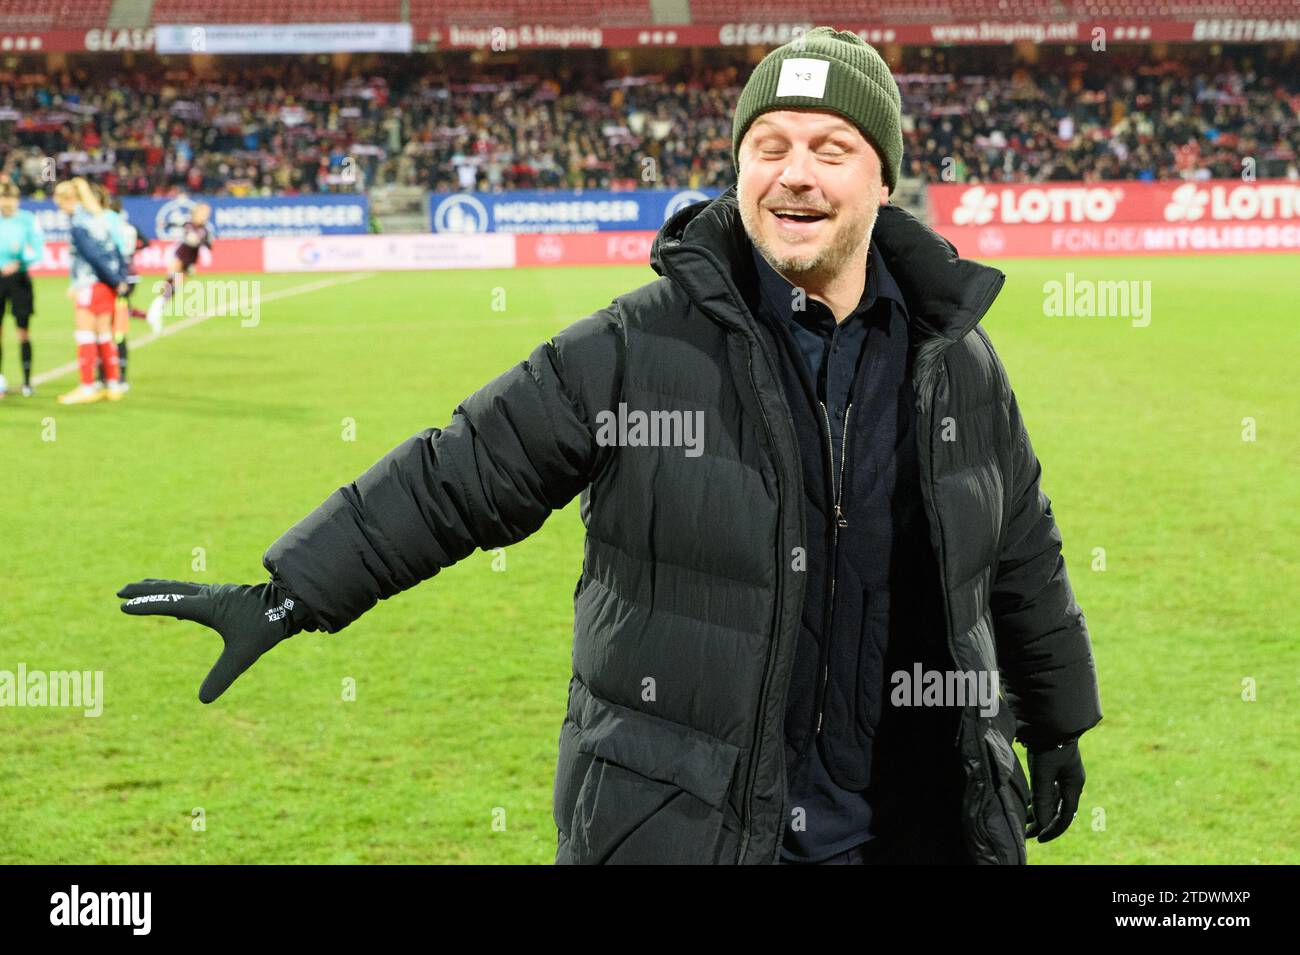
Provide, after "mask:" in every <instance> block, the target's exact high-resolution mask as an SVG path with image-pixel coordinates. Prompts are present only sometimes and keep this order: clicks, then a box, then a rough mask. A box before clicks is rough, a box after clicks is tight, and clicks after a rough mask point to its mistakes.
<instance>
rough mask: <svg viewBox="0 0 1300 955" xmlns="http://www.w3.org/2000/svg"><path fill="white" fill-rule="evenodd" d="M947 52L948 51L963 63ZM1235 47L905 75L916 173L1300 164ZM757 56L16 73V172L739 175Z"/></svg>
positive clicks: (198, 186)
mask: <svg viewBox="0 0 1300 955" xmlns="http://www.w3.org/2000/svg"><path fill="white" fill-rule="evenodd" d="M944 65H946V64H939V66H941V67H942V66H944ZM1297 65H1300V64H1298V63H1297V61H1296V60H1295V58H1294V57H1291V58H1289V59H1288V58H1281V59H1278V58H1276V57H1272V58H1269V60H1268V61H1267V63H1265V64H1263V65H1258V64H1255V63H1253V62H1251V61H1250V60H1240V61H1239V60H1234V59H1231V58H1225V59H1222V60H1218V61H1215V62H1214V63H1213V64H1211V65H1209V66H1205V65H1202V66H1201V67H1200V68H1195V67H1192V66H1190V65H1189V64H1188V63H1187V62H1179V61H1168V62H1163V63H1143V64H1141V65H1140V66H1139V65H1134V66H1133V68H1129V69H1116V68H1115V66H1116V65H1115V64H1113V63H1108V64H1106V65H1105V69H1102V68H1101V67H1100V66H1098V65H1089V64H1087V62H1086V61H1082V60H1076V61H1064V62H1063V61H1048V62H1044V63H1040V64H1038V65H1035V66H1032V67H1031V66H1024V65H1021V66H1007V67H1006V68H1005V69H1000V70H994V69H984V70H980V71H969V70H968V71H956V70H951V69H948V70H943V69H933V68H932V69H928V70H927V69H912V70H906V69H905V70H903V71H900V72H899V73H897V74H896V75H897V78H898V80H899V84H900V87H901V89H902V93H903V113H904V137H905V147H904V156H905V158H904V165H905V174H906V175H910V176H913V177H917V178H920V179H923V180H926V181H931V182H939V181H957V182H970V181H1009V182H1026V181H1042V180H1059V179H1071V180H1073V179H1085V180H1099V179H1171V178H1206V177H1226V176H1235V175H1239V174H1240V172H1241V168H1242V160H1243V158H1245V157H1251V158H1252V159H1253V160H1254V162H1255V171H1256V174H1257V175H1258V176H1260V177H1264V176H1270V175H1272V176H1291V177H1295V176H1296V175H1297V153H1298V152H1300V122H1298V119H1297V117H1300V69H1297ZM743 81H744V73H743V71H742V68H741V67H738V66H735V65H728V66H717V67H709V68H704V69H700V70H689V71H688V70H679V71H677V72H674V73H669V74H655V75H633V76H602V75H600V74H599V73H596V72H594V71H592V70H590V69H586V68H583V69H573V70H557V71H554V72H551V73H547V74H546V75H528V74H523V73H519V72H517V71H516V72H513V73H511V74H509V75H504V74H499V73H486V72H485V73H483V74H482V75H477V76H475V77H473V78H472V79H471V80H468V81H467V80H465V79H464V78H459V77H458V78H451V77H448V76H446V75H435V74H419V73H414V72H413V71H412V70H411V69H410V68H409V67H403V66H402V65H401V63H400V61H399V62H397V63H394V64H392V65H390V66H389V67H387V68H384V69H382V70H380V71H377V72H373V73H371V72H366V73H364V74H357V75H350V76H340V75H337V74H330V73H327V72H315V73H313V72H310V71H309V70H308V69H307V68H306V66H305V64H304V63H301V62H296V61H283V62H281V63H279V64H277V65H274V66H263V67H259V68H252V69H250V68H240V69H235V68H231V69H227V70H223V71H222V72H220V73H219V74H217V75H215V76H209V77H206V78H198V77H195V76H192V75H189V74H185V73H177V72H165V71H163V70H162V68H161V67H159V68H158V69H157V70H148V69H141V70H134V71H130V72H126V71H123V72H121V73H118V74H111V75H108V76H102V75H99V76H93V77H92V76H90V75H88V74H85V73H83V72H72V73H64V74H59V75H55V76H43V75H31V74H28V75H22V76H16V75H0V157H2V162H3V169H2V172H3V174H5V175H7V176H9V177H10V178H12V179H13V180H14V181H16V182H17V183H18V184H19V185H20V187H22V188H23V190H24V192H25V193H27V194H31V193H33V192H37V191H41V190H44V189H47V188H48V185H49V183H50V182H52V181H53V180H54V179H56V178H61V177H63V176H65V175H68V174H85V175H91V176H94V177H95V178H97V179H98V180H100V181H102V182H104V183H105V184H106V185H107V186H108V187H109V188H110V189H111V190H113V191H115V192H117V193H119V194H123V195H169V194H174V193H177V192H181V191H188V192H203V193H215V194H220V193H226V194H234V195H266V194H271V193H294V192H322V191H349V190H355V189H364V188H368V187H371V186H375V185H383V184H399V185H409V186H418V187H420V188H423V189H433V190H438V191H455V190H465V189H476V190H483V191H500V190H507V189H519V188H542V189H546V188H603V189H610V188H616V189H620V188H637V187H640V186H660V187H668V188H688V187H689V188H696V187H701V186H719V187H722V186H726V185H729V184H730V183H731V182H732V181H734V177H735V174H734V170H733V167H732V161H731V116H732V112H733V111H734V108H735V104H736V100H737V98H738V97H739V94H740V88H741V85H742V83H743Z"/></svg>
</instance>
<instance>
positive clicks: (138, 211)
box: [23, 193, 370, 242]
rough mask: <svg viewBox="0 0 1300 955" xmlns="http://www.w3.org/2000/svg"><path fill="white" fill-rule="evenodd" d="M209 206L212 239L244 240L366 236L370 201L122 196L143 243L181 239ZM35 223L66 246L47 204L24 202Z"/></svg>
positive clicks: (61, 223)
mask: <svg viewBox="0 0 1300 955" xmlns="http://www.w3.org/2000/svg"><path fill="white" fill-rule="evenodd" d="M198 202H206V203H207V204H208V205H210V206H211V207H212V227H213V232H214V233H215V237H216V239H218V240H220V239H248V238H261V237H263V236H273V235H292V236H309V235H349V234H356V233H364V232H366V231H368V223H369V221H370V202H369V200H368V199H367V198H366V197H365V196H363V195H351V194H341V193H323V194H319V195H310V196H272V197H268V198H260V197H259V198H248V199H240V198H236V197H234V196H180V197H178V198H175V199H151V198H143V197H136V196H127V197H126V198H124V199H123V200H122V211H123V212H125V213H126V215H127V218H128V219H129V220H130V222H131V225H133V226H135V228H136V229H138V230H139V232H140V235H142V236H143V237H144V238H146V239H169V240H172V241H174V240H176V239H178V238H180V228H181V226H182V225H183V224H184V223H185V222H186V221H187V220H188V219H189V217H190V212H191V210H192V209H193V208H194V205H195V203H198ZM23 208H24V209H30V210H31V211H32V212H33V213H34V214H35V215H36V218H37V219H38V220H39V221H40V224H41V228H42V229H43V230H44V231H45V237H46V238H47V239H50V240H52V241H55V242H66V241H68V220H67V218H66V217H65V216H64V215H63V213H61V212H59V210H58V209H57V208H55V206H54V203H53V202H51V201H48V200H24V201H23Z"/></svg>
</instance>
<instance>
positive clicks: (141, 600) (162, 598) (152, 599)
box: [126, 594, 185, 606]
mask: <svg viewBox="0 0 1300 955" xmlns="http://www.w3.org/2000/svg"><path fill="white" fill-rule="evenodd" d="M184 596H185V595H184V594H145V595H144V596H143V597H132V598H131V599H130V600H128V601H127V602H126V605H127V606H133V605H135V604H152V603H169V602H171V601H176V600H180V599H181V598H182V597H184Z"/></svg>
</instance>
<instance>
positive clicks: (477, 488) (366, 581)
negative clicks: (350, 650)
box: [118, 305, 624, 703]
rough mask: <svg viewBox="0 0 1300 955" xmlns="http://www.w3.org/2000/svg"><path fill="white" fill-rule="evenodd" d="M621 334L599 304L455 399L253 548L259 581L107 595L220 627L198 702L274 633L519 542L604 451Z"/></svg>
mask: <svg viewBox="0 0 1300 955" xmlns="http://www.w3.org/2000/svg"><path fill="white" fill-rule="evenodd" d="M622 342H623V338H622V320H621V316H620V314H619V311H618V308H617V305H612V306H610V307H609V308H606V309H602V310H601V311H600V312H597V313H596V314H594V315H592V316H589V317H588V318H585V319H583V320H581V321H579V322H577V323H575V324H573V325H571V326H569V327H568V328H566V329H565V330H564V331H562V332H561V333H560V334H558V335H556V336H555V338H554V339H552V340H551V341H549V342H545V343H543V344H541V345H538V346H537V348H536V349H534V351H533V353H532V354H531V355H530V356H529V358H528V359H527V360H526V361H524V362H521V363H520V364H519V365H516V366H515V367H514V368H512V369H510V370H509V371H507V372H505V373H504V374H502V375H500V376H498V377H497V378H495V379H494V380H493V381H491V382H489V383H488V384H487V385H485V386H484V387H482V388H481V389H479V390H478V391H476V392H475V393H474V394H473V395H471V396H470V397H469V398H467V399H465V401H464V402H462V403H461V405H460V406H459V407H458V408H457V409H456V411H455V412H454V414H453V415H452V420H451V422H450V423H449V424H448V425H447V427H446V428H429V429H426V430H424V431H421V432H420V433H419V434H416V435H415V436H413V437H411V438H409V439H408V440H406V441H404V442H402V444H400V445H398V446H397V447H396V448H394V449H393V450H392V451H390V452H389V453H388V454H387V455H385V456H384V457H383V458H381V459H380V460H379V461H378V462H377V463H376V464H374V465H373V466H372V467H371V468H370V469H369V470H367V471H366V472H365V473H364V474H362V475H361V476H360V477H358V478H357V479H356V480H355V481H353V482H352V483H351V484H348V485H347V486H345V487H341V488H339V489H338V490H336V491H335V492H334V493H333V494H331V495H330V496H329V497H328V498H327V499H326V500H325V502H324V503H323V504H321V505H320V507H318V508H316V510H314V511H312V512H311V513H310V514H308V515H307V516H306V517H304V518H303V519H302V520H300V521H299V522H298V523H297V524H295V525H294V526H293V527H291V528H290V529H289V530H288V531H286V532H285V533H284V534H283V535H282V536H281V537H280V538H279V540H277V541H276V542H275V543H274V544H272V545H271V547H270V549H268V550H267V552H266V554H265V556H264V557H263V560H262V562H263V564H264V565H265V566H266V568H267V570H269V571H270V572H271V574H272V579H271V581H270V582H269V583H268V584H263V585H261V586H260V587H256V588H254V587H234V586H233V585H221V587H210V586H208V585H198V584H182V583H180V582H177V581H165V580H148V581H140V582H137V583H135V584H130V585H128V586H127V587H125V588H123V589H122V590H121V591H119V592H118V595H119V596H121V597H124V598H127V601H126V603H124V604H123V605H122V610H123V611H124V612H126V613H131V614H137V615H138V614H165V615H168V616H174V617H177V618H179V619H188V620H195V621H197V622H199V623H203V624H205V625H207V626H210V627H212V628H213V629H215V630H217V631H218V632H219V633H220V634H221V636H222V638H223V640H224V641H225V644H226V648H225V652H223V654H222V657H221V659H220V660H219V661H218V663H217V666H216V667H214V668H213V672H212V673H211V674H209V677H208V680H206V681H205V682H204V685H203V689H202V690H201V691H200V699H202V700H203V702H205V703H207V702H211V701H212V700H214V699H216V698H217V697H218V696H220V695H221V693H222V692H224V691H225V689H226V687H228V686H229V685H230V683H231V682H233V680H234V679H235V678H236V677H237V676H239V674H240V673H242V672H243V671H244V670H246V669H248V667H249V666H251V665H252V664H253V663H254V662H255V661H256V660H257V658H258V657H260V656H261V655H262V654H263V653H265V652H266V651H267V650H269V649H270V648H271V647H272V646H274V645H275V644H276V643H279V642H280V641H281V640H283V639H285V638H286V637H288V636H292V635H293V634H294V633H297V632H299V631H300V630H304V629H307V630H326V631H328V632H330V633H333V632H336V631H338V630H342V629H343V628H344V627H346V626H347V625H348V624H349V623H351V622H352V621H353V620H355V619H356V618H357V617H359V616H361V614H363V613H365V612H366V611H367V610H369V609H370V608H371V607H373V606H374V605H375V603H376V602H378V601H379V600H383V599H385V598H388V597H391V596H393V595H394V594H396V593H398V592H400V591H402V590H406V589H408V588H410V587H413V586H415V585H416V584H418V583H419V582H420V581H422V580H427V579H428V578H429V577H432V576H434V575H435V574H436V573H438V571H440V570H441V569H442V568H444V567H449V566H451V565H452V564H454V563H455V562H456V561H458V560H461V559H462V558H464V557H466V556H468V555H469V554H470V553H471V552H472V551H473V550H474V549H475V548H476V547H478V548H483V549H489V548H493V547H500V546H504V545H507V544H512V543H515V542H517V541H520V540H522V539H523V538H525V537H527V536H528V535H529V534H531V533H532V532H533V531H535V530H537V529H538V528H539V527H541V526H542V523H543V522H544V521H545V520H546V518H547V516H549V515H550V513H551V511H553V510H555V509H557V508H560V507H563V506H564V505H565V504H567V503H568V502H569V501H570V500H572V499H573V497H574V496H575V495H577V494H578V492H579V491H581V490H582V489H583V487H585V486H586V485H587V484H588V483H589V482H590V480H591V478H592V476H593V475H594V474H595V473H596V470H597V469H598V467H599V466H600V463H601V460H602V455H603V454H607V453H609V449H605V448H601V447H599V446H598V445H597V443H596V440H595V430H596V429H595V416H596V414H597V413H598V412H599V411H600V410H602V409H606V408H610V407H613V406H615V405H616V404H617V394H618V392H619V389H620V388H621V382H622V371H623V354H624V352H623V345H622ZM286 604H287V605H286Z"/></svg>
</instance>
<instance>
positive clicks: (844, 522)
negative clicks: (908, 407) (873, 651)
mask: <svg viewBox="0 0 1300 955" xmlns="http://www.w3.org/2000/svg"><path fill="white" fill-rule="evenodd" d="M819 404H821V406H822V418H823V420H825V422H826V452H827V454H828V456H829V457H830V462H831V472H832V475H833V474H834V470H835V442H834V440H833V439H832V438H831V416H830V414H829V412H827V410H826V403H825V402H819ZM852 413H853V405H852V404H850V405H849V406H848V407H847V408H845V409H844V434H843V436H842V437H841V438H840V481H839V484H838V485H837V486H836V488H835V523H834V524H832V525H831V598H830V614H829V616H830V620H829V621H828V622H827V625H826V634H825V638H824V639H823V640H822V645H823V646H825V647H826V648H827V650H826V652H825V653H824V654H823V655H824V656H825V657H826V659H824V660H823V661H822V685H821V689H820V690H819V691H818V693H817V729H816V731H815V733H814V737H816V736H820V735H821V731H822V714H823V712H824V711H825V708H826V684H827V683H828V682H830V649H829V648H830V640H831V634H832V632H833V627H834V623H835V571H836V567H837V565H838V563H839V543H840V528H841V527H848V526H849V522H848V519H847V518H846V517H845V516H844V511H843V509H842V508H841V507H840V503H841V501H842V500H843V498H844V459H845V457H846V456H847V454H848V450H849V415H850V414H852Z"/></svg>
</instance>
